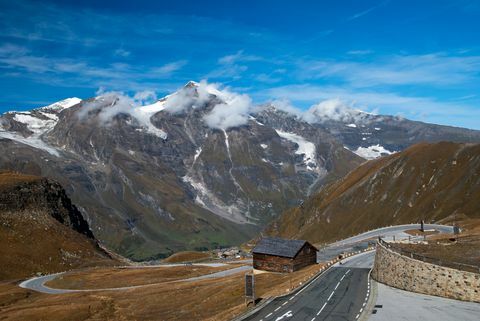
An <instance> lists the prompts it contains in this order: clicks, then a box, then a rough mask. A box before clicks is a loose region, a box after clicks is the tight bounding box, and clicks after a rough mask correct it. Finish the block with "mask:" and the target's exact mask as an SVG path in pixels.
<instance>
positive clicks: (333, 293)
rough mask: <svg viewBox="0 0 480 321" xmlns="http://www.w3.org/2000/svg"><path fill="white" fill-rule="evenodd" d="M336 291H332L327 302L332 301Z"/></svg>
mask: <svg viewBox="0 0 480 321" xmlns="http://www.w3.org/2000/svg"><path fill="white" fill-rule="evenodd" d="M334 293H335V290H333V291H332V293H330V296H329V297H328V299H327V302H328V301H330V299H331V298H332V296H333V294H334Z"/></svg>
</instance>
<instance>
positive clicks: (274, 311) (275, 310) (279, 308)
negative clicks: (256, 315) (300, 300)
mask: <svg viewBox="0 0 480 321" xmlns="http://www.w3.org/2000/svg"><path fill="white" fill-rule="evenodd" d="M280 308H281V307H278V308H276V309H275V310H273V312H277V311H278V310H280Z"/></svg>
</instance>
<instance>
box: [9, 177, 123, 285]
mask: <svg viewBox="0 0 480 321" xmlns="http://www.w3.org/2000/svg"><path fill="white" fill-rule="evenodd" d="M0 243H1V244H2V246H1V250H0V253H1V255H0V264H1V265H2V269H1V271H0V279H12V278H20V277H26V276H30V275H32V274H35V273H52V272H58V271H65V270H67V269H71V268H77V267H84V266H93V265H111V264H114V263H115V262H116V261H115V260H114V259H112V258H111V257H110V256H109V255H108V254H107V253H106V252H105V251H103V250H102V249H101V248H100V247H99V245H98V243H97V241H96V240H95V239H94V236H93V234H92V232H91V231H90V229H89V225H88V223H87V222H86V221H85V219H84V218H83V217H82V215H81V214H80V212H79V211H78V210H77V208H76V207H75V206H74V205H73V204H72V203H71V201H70V199H69V198H68V196H67V195H66V193H65V190H64V189H63V188H62V187H61V186H60V185H59V184H58V183H55V182H53V181H50V180H48V179H45V178H41V177H36V176H28V175H21V174H16V173H10V172H2V173H0Z"/></svg>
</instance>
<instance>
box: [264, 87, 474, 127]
mask: <svg viewBox="0 0 480 321" xmlns="http://www.w3.org/2000/svg"><path fill="white" fill-rule="evenodd" d="M255 97H257V98H263V99H268V97H277V98H278V99H291V100H292V101H294V102H296V103H301V104H303V105H304V104H311V103H312V102H315V101H324V100H330V99H338V98H340V99H341V100H343V101H345V102H346V103H347V105H348V106H352V108H354V109H358V110H363V111H366V112H369V113H373V114H377V113H380V114H383V115H397V114H398V115H404V116H405V117H408V118H411V119H416V120H422V121H428V122H431V123H437V124H445V125H449V124H450V125H452V124H454V123H457V124H458V125H457V126H465V127H467V128H476V129H480V125H479V124H478V119H480V110H478V108H477V107H476V106H470V105H466V104H462V103H460V102H458V101H457V102H444V101H438V100H436V99H435V98H431V97H418V96H405V95H400V94H397V93H392V92H376V91H359V90H358V89H356V88H349V87H335V86H315V85H288V86H280V87H275V88H270V89H267V90H265V91H262V92H258V93H257V94H256V95H255ZM353 106H355V107H353ZM419 111H420V112H421V113H419ZM446 120H448V122H446Z"/></svg>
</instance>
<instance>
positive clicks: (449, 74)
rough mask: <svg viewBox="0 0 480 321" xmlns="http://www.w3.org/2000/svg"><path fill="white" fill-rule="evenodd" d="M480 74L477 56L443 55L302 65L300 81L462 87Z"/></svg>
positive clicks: (323, 61) (479, 57) (359, 85)
mask: <svg viewBox="0 0 480 321" xmlns="http://www.w3.org/2000/svg"><path fill="white" fill-rule="evenodd" d="M478 72H480V56H448V55H446V54H443V53H433V54H426V55H402V56H398V55H397V56H392V57H387V58H383V59H381V58H379V59H377V60H375V62H371V63H361V62H352V61H327V60H320V61H318V60H317V61H304V62H301V63H300V64H299V73H298V76H299V77H300V78H301V79H318V78H339V79H341V80H343V81H345V82H347V83H349V84H350V85H351V86H355V87H371V86H378V85H419V84H423V85H430V86H447V85H452V84H461V83H466V82H468V81H471V80H473V79H475V78H476V77H477V76H478Z"/></svg>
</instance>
